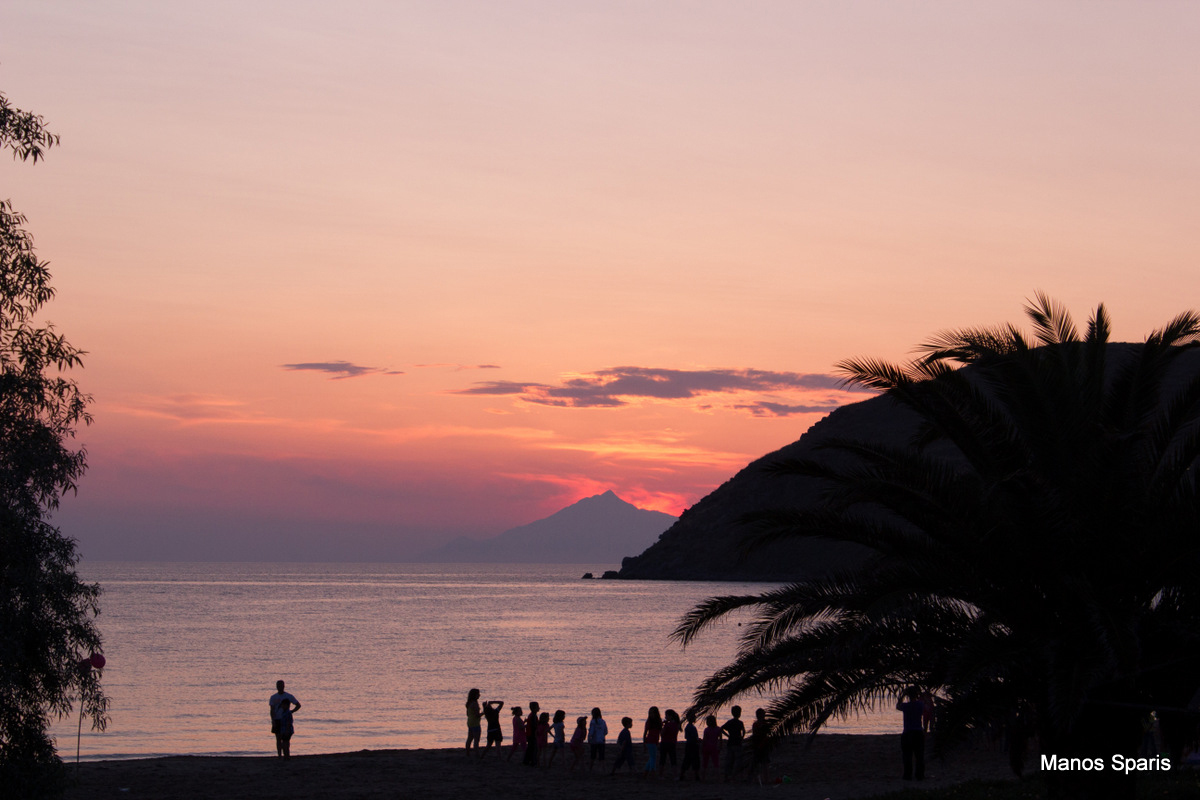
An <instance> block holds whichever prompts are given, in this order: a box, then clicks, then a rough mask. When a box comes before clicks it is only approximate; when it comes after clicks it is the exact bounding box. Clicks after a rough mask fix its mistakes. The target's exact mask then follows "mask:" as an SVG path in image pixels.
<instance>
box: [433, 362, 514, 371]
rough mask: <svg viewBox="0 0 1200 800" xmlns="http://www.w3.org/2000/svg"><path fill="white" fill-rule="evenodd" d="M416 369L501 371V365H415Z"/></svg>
mask: <svg viewBox="0 0 1200 800" xmlns="http://www.w3.org/2000/svg"><path fill="white" fill-rule="evenodd" d="M413 367H414V368H416V369H434V368H441V369H452V370H454V371H455V372H462V371H463V370H467V369H500V365H499V364H440V363H439V364H413Z"/></svg>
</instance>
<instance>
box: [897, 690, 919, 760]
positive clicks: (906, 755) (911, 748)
mask: <svg viewBox="0 0 1200 800" xmlns="http://www.w3.org/2000/svg"><path fill="white" fill-rule="evenodd" d="M904 697H905V698H907V699H906V700H904V699H902V700H901V701H900V702H899V703H896V710H897V711H899V712H900V713H901V714H903V715H904V728H903V730H902V732H901V734H900V757H901V758H902V759H903V760H904V780H906V781H911V780H912V779H913V778H914V777H915V778H916V779H917V780H919V781H920V780H924V779H925V728H924V727H923V726H922V720H921V718H922V716H923V715H924V713H925V704H924V703H922V702H921V701H920V700H918V699H917V687H915V686H910V687H909V688H908V689H905V690H904Z"/></svg>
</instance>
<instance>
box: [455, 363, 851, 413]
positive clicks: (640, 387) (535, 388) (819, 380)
mask: <svg viewBox="0 0 1200 800" xmlns="http://www.w3.org/2000/svg"><path fill="white" fill-rule="evenodd" d="M797 390H809V391H811V390H826V391H828V390H838V391H861V390H860V389H858V388H857V387H847V386H846V385H845V382H844V381H843V380H842V379H841V378H839V377H837V376H835V375H825V374H819V373H799V372H772V371H769V370H759V369H710V370H680V369H660V368H653V367H612V368H610V369H603V370H598V371H596V372H593V373H591V374H588V375H583V376H580V377H577V378H571V379H569V380H566V381H563V382H562V383H560V384H557V385H554V384H546V383H527V382H520V381H482V382H479V383H476V384H475V385H474V386H472V387H470V388H468V389H463V390H461V391H459V392H457V394H468V395H492V396H495V395H513V396H518V397H520V398H521V399H522V400H525V401H527V402H530V403H538V404H541V405H551V406H566V407H571V408H612V407H615V406H623V405H627V404H628V402H629V400H630V399H635V398H651V399H658V400H686V399H690V398H695V397H701V396H705V395H713V394H729V393H734V392H786V391H797ZM835 407H836V404H834V405H830V404H822V405H808V406H805V405H795V406H789V405H786V404H784V403H773V402H767V401H760V402H759V403H752V404H747V405H740V406H736V408H742V409H745V410H749V411H750V412H751V413H754V414H759V415H764V416H766V415H771V416H782V415H787V414H804V413H816V412H826V411H830V410H832V409H833V408H835Z"/></svg>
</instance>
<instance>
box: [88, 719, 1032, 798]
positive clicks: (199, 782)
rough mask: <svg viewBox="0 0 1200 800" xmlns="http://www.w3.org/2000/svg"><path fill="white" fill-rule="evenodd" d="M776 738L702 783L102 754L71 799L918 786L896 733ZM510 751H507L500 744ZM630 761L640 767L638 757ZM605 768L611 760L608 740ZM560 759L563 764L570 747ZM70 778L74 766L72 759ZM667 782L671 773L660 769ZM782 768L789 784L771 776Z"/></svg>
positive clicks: (367, 755) (437, 754)
mask: <svg viewBox="0 0 1200 800" xmlns="http://www.w3.org/2000/svg"><path fill="white" fill-rule="evenodd" d="M806 741H807V740H803V739H795V740H792V741H788V742H785V743H782V744H780V745H779V746H778V747H777V748H776V749H775V751H774V752H773V753H772V764H771V771H770V776H769V782H770V783H771V785H770V786H769V787H767V788H762V787H759V785H758V783H757V781H751V782H747V781H746V780H745V777H744V776H743V777H742V778H741V780H740V781H737V782H733V783H721V782H719V780H713V781H711V782H702V783H700V784H697V783H694V782H692V781H690V780H688V781H676V780H673V779H668V778H666V777H664V778H662V779H658V778H643V777H641V776H640V774H638V773H635V774H634V775H630V774H628V773H622V774H618V775H616V776H611V777H610V776H609V774H608V771H607V768H606V769H605V770H604V771H603V772H601V770H600V767H599V765H597V769H596V771H593V772H588V771H587V765H586V762H585V763H584V764H583V769H582V771H580V770H577V771H576V772H575V773H569V772H568V771H567V770H566V769H565V768H563V765H562V764H561V763H556V764H555V765H554V766H553V768H551V769H542V768H533V767H526V766H523V765H522V764H521V763H520V756H519V755H518V756H516V757H514V758H513V760H512V761H511V762H508V761H506V760H505V759H504V758H496V756H495V753H493V754H492V755H490V756H489V757H487V758H485V759H482V760H476V759H469V758H467V756H465V755H464V753H463V752H462V750H458V749H438V750H373V751H368V750H363V751H360V752H357V753H339V754H329V755H307V756H306V755H303V754H296V755H293V756H292V758H291V759H290V760H288V761H286V762H285V761H284V760H282V759H279V758H276V757H274V756H267V755H264V756H263V757H261V758H259V757H244V756H242V757H234V756H230V757H200V756H172V757H168V758H150V759H138V760H130V761H97V762H92V763H85V764H80V765H79V773H78V781H77V782H76V783H75V785H73V786H72V787H71V789H70V791H69V792H68V794H67V797H68V798H69V800H107V799H108V798H119V799H121V800H135V799H140V798H188V799H189V800H195V798H228V799H229V800H242V799H243V798H244V799H245V800H270V799H271V798H278V799H279V800H300V799H302V798H334V799H335V800H349V799H350V798H408V797H414V798H422V800H429V799H435V800H436V799H437V798H447V800H467V798H468V797H495V798H512V800H518V798H519V799H520V800H538V799H539V798H571V799H572V800H574V798H580V799H581V800H583V799H584V798H587V799H588V800H595V799H596V798H603V797H605V796H611V797H631V798H646V799H647V800H649V798H652V797H653V798H662V797H668V798H675V797H677V798H695V799H697V800H709V799H713V800H715V798H736V797H759V796H762V795H763V794H764V793H767V792H769V793H770V794H771V796H774V797H789V798H791V797H795V798H805V799H806V800H807V799H808V798H815V800H823V798H830V800H840V799H841V798H859V797H870V796H872V795H877V794H881V793H884V792H889V791H895V790H900V789H903V788H906V787H908V786H913V785H914V784H911V783H908V782H906V781H902V780H901V779H900V737H899V736H898V735H897V736H890V735H889V736H859V735H846V734H823V735H821V736H818V737H817V738H816V739H815V740H813V742H812V744H811V746H809V747H807V748H806V747H805V742H806ZM504 755H507V748H506V749H505V751H504ZM638 756H639V759H638V760H637V761H636V762H635V763H637V764H638V766H639V768H640V767H641V766H642V765H644V763H645V762H644V760H642V759H641V754H640V752H639V753H638ZM680 756H682V746H681V747H680ZM608 758H609V761H608V768H611V765H612V763H613V761H614V759H615V748H614V747H613V745H612V743H611V742H610V743H609V748H608ZM567 761H568V762H569V761H570V758H569V754H568V759H567ZM69 767H70V770H71V772H72V774H74V771H75V765H74V764H71V765H69ZM667 770H668V774H669V775H670V776H672V778H673V777H674V776H676V775H678V771H677V770H672V769H671V768H670V767H668V768H667ZM926 773H927V777H926V780H925V781H924V782H923V784H918V785H924V786H927V787H931V788H932V787H944V786H948V785H952V784H955V783H960V782H962V781H966V780H972V779H989V780H992V779H1006V778H1012V773H1011V772H1009V770H1008V765H1007V759H1006V757H1005V755H1004V754H1003V753H1002V752H1000V751H999V750H994V749H991V748H988V747H979V748H975V749H971V748H959V749H956V750H954V751H952V752H951V753H948V754H946V755H945V756H944V757H941V758H939V757H936V756H930V757H929V758H927V760H926ZM784 776H786V782H784V783H778V784H776V783H775V781H776V780H777V779H782V778H783V777H784Z"/></svg>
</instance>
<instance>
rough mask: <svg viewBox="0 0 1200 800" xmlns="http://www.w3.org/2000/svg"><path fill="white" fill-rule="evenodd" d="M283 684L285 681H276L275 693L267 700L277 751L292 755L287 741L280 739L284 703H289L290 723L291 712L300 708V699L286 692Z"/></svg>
mask: <svg viewBox="0 0 1200 800" xmlns="http://www.w3.org/2000/svg"><path fill="white" fill-rule="evenodd" d="M283 685H284V684H283V681H275V694H273V695H271V699H270V700H268V701H267V703H268V705H269V706H270V707H271V733H273V734H275V751H276V753H277V754H278V755H280V756H283V755H285V754H288V755H290V753H289V752H288V750H289V747H285V744H286V743H285V742H283V741H282V740H281V739H280V728H281V725H280V722H281V720H282V716H281V711H282V708H283V704H284V702H285V701H286V702H287V703H288V704H289V706H288V716H289V723H290V716H291V714H292V713H295V712H296V711H299V710H300V701H299V700H297V699H296V698H295V696H293V695H292V694H291V693H290V692H285V691H284V690H283ZM291 738H292V734H291V732H290V731H289V732H288V739H289V740H290V739H291Z"/></svg>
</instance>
